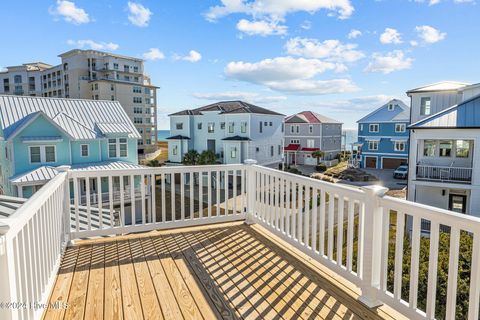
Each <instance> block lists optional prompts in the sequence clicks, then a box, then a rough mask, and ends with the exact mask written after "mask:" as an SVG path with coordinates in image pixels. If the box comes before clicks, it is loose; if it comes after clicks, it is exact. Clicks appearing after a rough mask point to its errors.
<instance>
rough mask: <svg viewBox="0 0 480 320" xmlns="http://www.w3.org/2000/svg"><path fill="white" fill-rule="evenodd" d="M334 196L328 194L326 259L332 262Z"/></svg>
mask: <svg viewBox="0 0 480 320" xmlns="http://www.w3.org/2000/svg"><path fill="white" fill-rule="evenodd" d="M334 211H335V194H334V193H332V192H330V193H329V194H328V243H327V244H328V258H329V259H330V260H333V240H334V239H333V236H334V234H333V228H334V220H335V215H334Z"/></svg>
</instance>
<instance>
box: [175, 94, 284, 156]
mask: <svg viewBox="0 0 480 320" xmlns="http://www.w3.org/2000/svg"><path fill="white" fill-rule="evenodd" d="M284 117H285V116H284V115H283V114H280V113H277V112H274V111H271V110H267V109H265V108H261V107H258V106H255V105H253V104H250V103H246V102H243V101H222V102H217V103H213V104H210V105H207V106H204V107H200V108H197V109H193V110H184V111H180V112H176V113H173V114H171V115H170V135H171V136H170V137H169V138H168V140H169V142H168V160H169V162H171V163H181V162H182V161H183V157H184V155H185V153H187V152H188V151H189V150H196V151H197V152H199V153H201V152H203V151H205V150H211V151H213V152H215V154H216V155H217V159H218V161H219V162H221V163H225V164H230V163H242V162H243V161H244V160H246V159H255V160H257V161H258V163H259V164H274V163H279V162H281V161H282V152H283V150H282V149H283V134H284V122H283V121H284Z"/></svg>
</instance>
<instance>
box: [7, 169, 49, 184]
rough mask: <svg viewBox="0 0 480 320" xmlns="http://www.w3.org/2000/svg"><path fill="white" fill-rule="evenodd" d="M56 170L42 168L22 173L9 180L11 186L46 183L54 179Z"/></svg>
mask: <svg viewBox="0 0 480 320" xmlns="http://www.w3.org/2000/svg"><path fill="white" fill-rule="evenodd" d="M57 174H58V170H57V169H55V168H54V167H49V166H42V167H39V168H37V169H35V170H32V171H29V172H27V173H22V174H20V175H17V176H15V177H13V178H11V179H10V181H11V182H12V183H13V184H24V183H29V182H46V181H48V180H50V179H52V178H54V177H55V176H56V175H57Z"/></svg>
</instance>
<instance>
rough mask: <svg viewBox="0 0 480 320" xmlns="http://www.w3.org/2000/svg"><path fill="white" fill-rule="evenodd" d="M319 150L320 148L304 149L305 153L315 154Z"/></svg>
mask: <svg viewBox="0 0 480 320" xmlns="http://www.w3.org/2000/svg"><path fill="white" fill-rule="evenodd" d="M319 150H320V148H302V151H305V152H315V151H319Z"/></svg>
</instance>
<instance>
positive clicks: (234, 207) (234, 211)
mask: <svg viewBox="0 0 480 320" xmlns="http://www.w3.org/2000/svg"><path fill="white" fill-rule="evenodd" d="M237 200H238V199H237V170H233V214H237Z"/></svg>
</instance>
